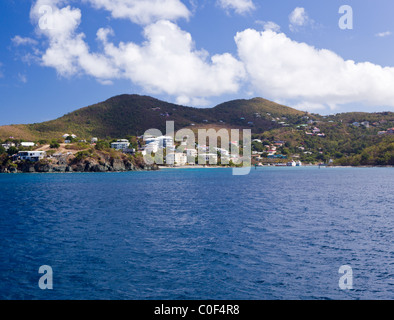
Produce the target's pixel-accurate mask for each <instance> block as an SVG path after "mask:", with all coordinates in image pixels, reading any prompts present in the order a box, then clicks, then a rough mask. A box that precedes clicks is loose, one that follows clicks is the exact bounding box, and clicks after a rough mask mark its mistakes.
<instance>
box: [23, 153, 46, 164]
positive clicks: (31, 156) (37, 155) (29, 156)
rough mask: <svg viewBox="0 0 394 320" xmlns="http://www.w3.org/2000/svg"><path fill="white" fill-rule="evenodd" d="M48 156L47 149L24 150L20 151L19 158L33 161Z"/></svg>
mask: <svg viewBox="0 0 394 320" xmlns="http://www.w3.org/2000/svg"><path fill="white" fill-rule="evenodd" d="M45 157H46V152H45V151H22V152H19V153H18V158H20V159H21V160H29V161H32V162H35V161H39V160H41V159H44V158H45Z"/></svg>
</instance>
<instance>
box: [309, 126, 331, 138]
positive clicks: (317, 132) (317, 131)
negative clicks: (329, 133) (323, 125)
mask: <svg viewBox="0 0 394 320" xmlns="http://www.w3.org/2000/svg"><path fill="white" fill-rule="evenodd" d="M305 134H306V135H307V136H318V137H325V136H326V134H325V133H323V132H321V131H320V129H319V128H318V127H313V128H312V132H308V131H305Z"/></svg>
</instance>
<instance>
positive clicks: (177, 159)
mask: <svg viewBox="0 0 394 320" xmlns="http://www.w3.org/2000/svg"><path fill="white" fill-rule="evenodd" d="M186 163H187V156H186V154H184V153H169V154H167V156H166V164H168V165H178V166H184V165H185V164H186Z"/></svg>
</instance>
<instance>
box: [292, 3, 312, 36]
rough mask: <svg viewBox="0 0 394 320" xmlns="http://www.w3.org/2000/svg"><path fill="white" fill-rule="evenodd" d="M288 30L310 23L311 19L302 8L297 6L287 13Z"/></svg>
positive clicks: (295, 29) (294, 29)
mask: <svg viewBox="0 0 394 320" xmlns="http://www.w3.org/2000/svg"><path fill="white" fill-rule="evenodd" d="M289 22H290V24H289V28H290V31H293V32H295V31H297V30H298V28H299V27H303V26H306V25H307V24H309V23H311V19H310V18H309V16H308V14H307V13H306V11H305V9H304V8H300V7H297V8H295V9H294V10H293V11H292V12H291V13H290V15H289Z"/></svg>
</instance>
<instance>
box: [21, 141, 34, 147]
mask: <svg viewBox="0 0 394 320" xmlns="http://www.w3.org/2000/svg"><path fill="white" fill-rule="evenodd" d="M35 145H36V144H35V143H34V142H21V146H22V147H26V148H28V147H34V146H35Z"/></svg>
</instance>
